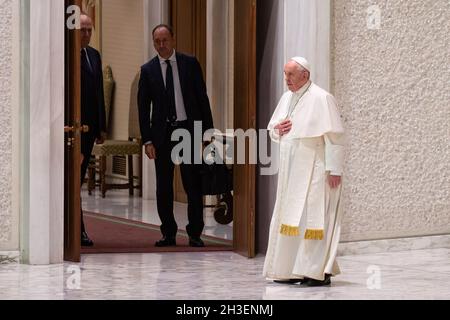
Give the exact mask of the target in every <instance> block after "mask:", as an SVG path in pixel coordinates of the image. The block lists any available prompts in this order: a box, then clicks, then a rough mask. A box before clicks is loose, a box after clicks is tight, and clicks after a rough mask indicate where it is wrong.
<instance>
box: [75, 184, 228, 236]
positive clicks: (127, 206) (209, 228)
mask: <svg viewBox="0 0 450 320" xmlns="http://www.w3.org/2000/svg"><path fill="white" fill-rule="evenodd" d="M82 201H83V202H82V203H83V210H86V211H90V212H95V213H102V214H106V215H111V216H114V217H119V218H124V219H129V220H133V221H140V222H144V223H149V224H153V225H157V226H159V225H160V224H161V220H160V219H159V217H158V211H157V209H156V201H147V200H142V198H139V197H137V196H134V197H130V196H129V195H128V190H110V191H108V192H107V193H106V198H105V199H103V198H102V197H101V196H100V193H99V192H98V191H97V192H94V193H93V194H92V196H89V195H88V193H87V190H85V189H83V191H82ZM174 211H175V212H174V214H175V219H176V221H177V223H178V227H179V228H180V229H181V230H185V229H186V225H187V224H188V222H187V205H186V204H182V203H175V206H174ZM204 217H205V229H204V234H205V235H208V236H212V237H216V238H220V239H226V240H232V239H233V223H230V224H229V225H226V226H225V225H220V224H218V223H217V222H216V220H215V219H214V212H213V210H212V209H205V216H204Z"/></svg>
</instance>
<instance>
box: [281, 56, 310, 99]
mask: <svg viewBox="0 0 450 320" xmlns="http://www.w3.org/2000/svg"><path fill="white" fill-rule="evenodd" d="M284 77H285V79H286V84H287V86H288V88H289V90H290V91H292V92H297V91H298V90H300V88H301V87H303V86H304V85H305V84H306V83H307V82H308V72H306V71H305V70H302V69H301V68H300V67H299V65H298V64H297V63H296V62H294V61H290V62H288V63H287V64H286V66H285V67H284Z"/></svg>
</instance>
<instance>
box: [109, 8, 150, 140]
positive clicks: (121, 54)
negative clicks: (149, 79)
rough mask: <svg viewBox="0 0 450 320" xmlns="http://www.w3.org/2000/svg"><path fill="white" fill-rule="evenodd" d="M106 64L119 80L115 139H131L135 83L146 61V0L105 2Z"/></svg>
mask: <svg viewBox="0 0 450 320" xmlns="http://www.w3.org/2000/svg"><path fill="white" fill-rule="evenodd" d="M101 12H102V28H101V29H102V35H101V38H102V58H103V66H106V65H110V66H111V68H112V72H113V75H114V79H115V81H116V88H115V95H114V100H113V106H112V108H113V110H112V115H111V118H110V120H111V125H112V129H113V130H112V135H111V138H113V139H125V140H126V139H128V117H129V116H128V110H129V103H130V90H131V84H132V81H133V79H134V77H135V76H136V74H137V73H138V72H139V70H140V66H141V65H142V64H143V63H144V57H145V52H144V49H145V43H144V3H143V1H142V0H133V1H129V0H107V1H103V2H102V10H101Z"/></svg>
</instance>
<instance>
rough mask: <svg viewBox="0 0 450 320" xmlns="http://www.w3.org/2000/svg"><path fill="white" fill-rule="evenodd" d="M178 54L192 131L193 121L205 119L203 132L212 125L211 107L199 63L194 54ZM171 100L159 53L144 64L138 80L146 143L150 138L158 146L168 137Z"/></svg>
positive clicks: (144, 140) (143, 136)
mask: <svg viewBox="0 0 450 320" xmlns="http://www.w3.org/2000/svg"><path fill="white" fill-rule="evenodd" d="M176 56H177V66H178V73H179V76H180V84H181V91H182V95H183V100H184V106H185V108H186V114H187V117H188V127H189V130H190V131H193V127H194V121H202V123H203V124H202V128H203V132H205V131H206V130H208V129H212V128H213V119H212V114H211V107H210V104H209V99H208V96H207V92H206V85H205V81H204V79H203V73H202V69H201V67H200V64H199V62H198V61H197V59H196V58H195V57H191V56H187V55H184V54H181V53H177V54H176ZM168 101H169V99H168V96H167V94H166V89H165V85H164V80H163V75H162V69H161V63H160V61H159V58H158V56H156V57H155V58H154V59H152V60H151V61H150V62H148V63H147V64H145V65H143V66H142V68H141V78H140V81H139V92H138V105H139V122H140V128H141V134H142V141H143V143H146V142H149V141H151V142H152V143H153V144H154V145H155V147H156V148H158V147H159V146H161V145H162V144H163V143H164V141H166V138H167V137H166V129H167V118H168V110H169V103H168ZM151 108H152V110H151ZM150 114H151V118H150ZM191 133H192V132H191Z"/></svg>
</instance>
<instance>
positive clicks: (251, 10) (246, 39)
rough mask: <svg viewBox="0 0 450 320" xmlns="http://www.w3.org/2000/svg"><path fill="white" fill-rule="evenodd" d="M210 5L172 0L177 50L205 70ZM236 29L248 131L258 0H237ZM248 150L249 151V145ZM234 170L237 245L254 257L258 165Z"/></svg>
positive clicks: (240, 118) (238, 122) (237, 110)
mask: <svg viewBox="0 0 450 320" xmlns="http://www.w3.org/2000/svg"><path fill="white" fill-rule="evenodd" d="M215 1H222V0H215ZM206 6H207V1H206V0H172V1H171V18H172V21H171V24H172V26H173V27H174V31H175V34H176V37H177V50H178V51H181V52H186V53H190V54H193V55H195V56H196V57H197V59H198V60H199V62H200V64H201V66H202V68H203V70H204V71H205V70H206V47H207V46H206V24H207V23H206V19H207V17H206V14H207V10H206ZM234 30H235V35H234V42H235V46H234V47H235V53H234V74H235V77H234V106H233V107H234V129H243V130H244V131H246V130H248V129H256V0H234ZM246 149H247V154H248V150H249V146H248V145H247V147H246ZM233 171H234V186H233V189H234V191H233V198H234V205H233V207H234V210H233V211H234V215H233V216H234V217H233V246H234V249H235V251H236V252H237V253H239V254H241V255H243V256H245V257H250V258H252V257H254V256H255V255H256V248H255V242H256V233H255V190H256V185H255V182H256V165H250V164H245V165H235V166H234V167H233ZM176 192H177V191H176Z"/></svg>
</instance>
